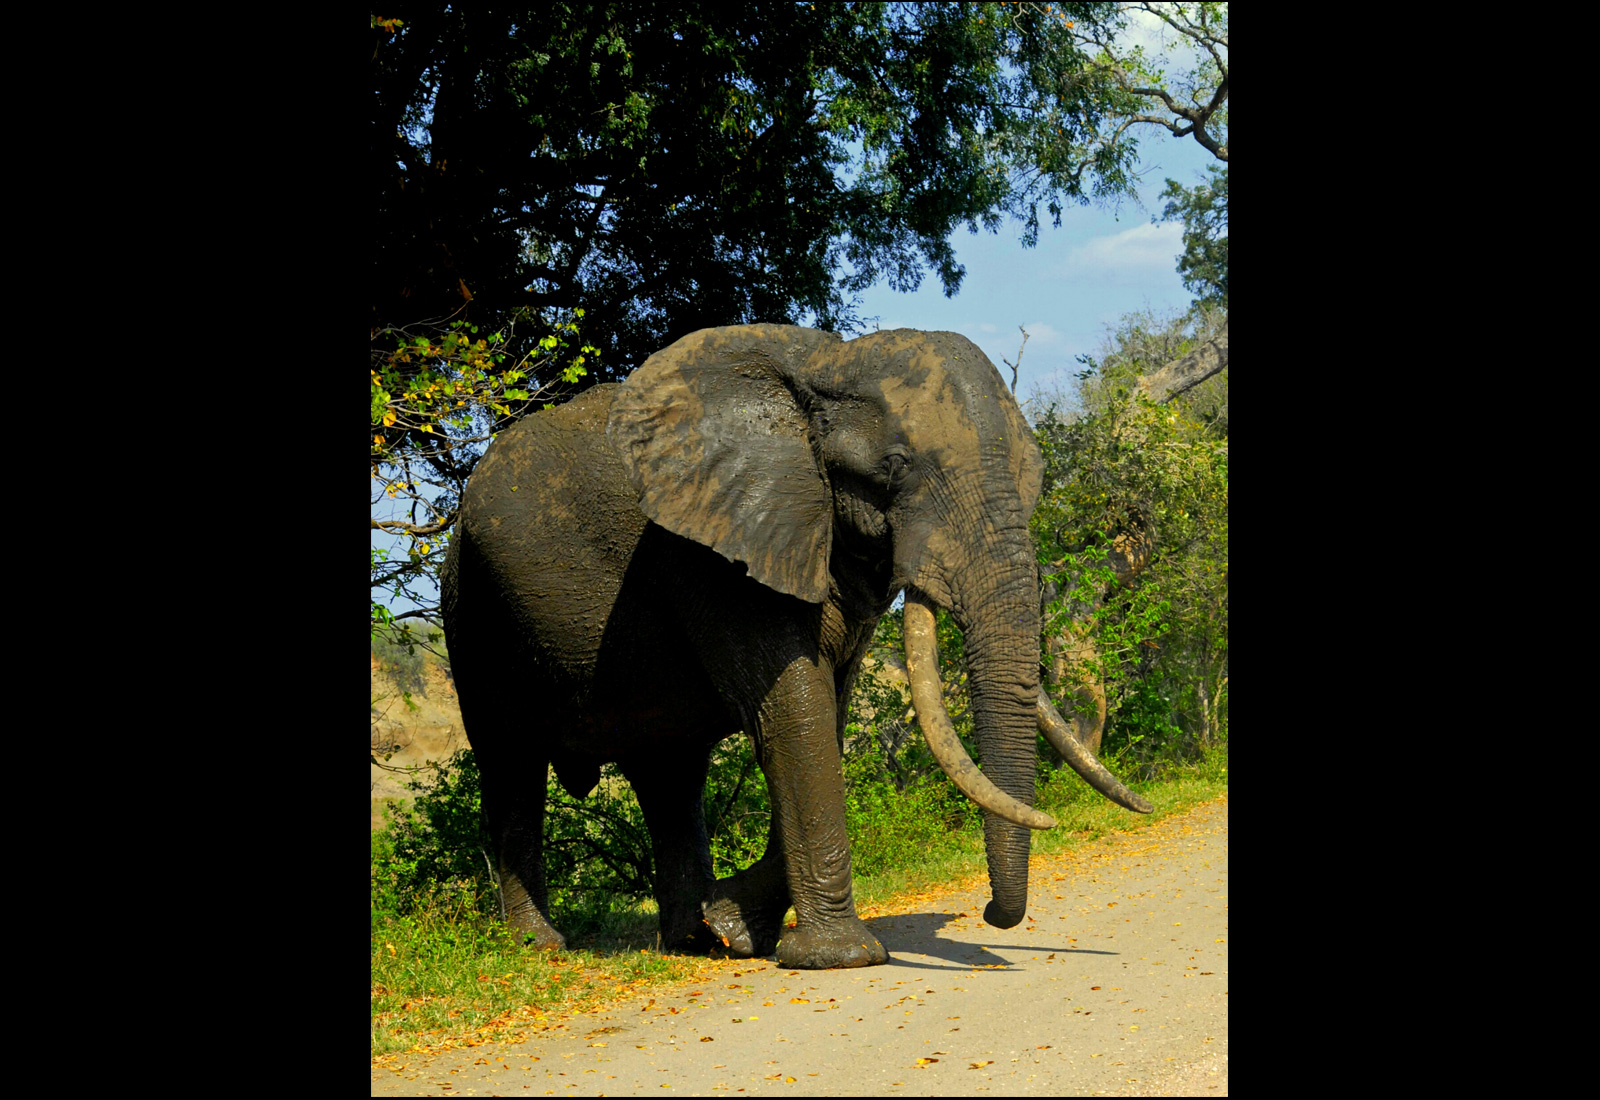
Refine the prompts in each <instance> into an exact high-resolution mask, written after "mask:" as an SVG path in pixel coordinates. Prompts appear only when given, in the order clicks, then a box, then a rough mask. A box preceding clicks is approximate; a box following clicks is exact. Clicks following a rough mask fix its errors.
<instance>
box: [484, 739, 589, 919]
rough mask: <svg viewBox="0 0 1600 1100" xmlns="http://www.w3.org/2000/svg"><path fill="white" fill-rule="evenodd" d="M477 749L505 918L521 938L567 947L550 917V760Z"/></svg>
mask: <svg viewBox="0 0 1600 1100" xmlns="http://www.w3.org/2000/svg"><path fill="white" fill-rule="evenodd" d="M476 751H477V753H478V771H479V774H480V776H481V777H482V781H483V809H484V814H485V816H487V817H488V819H489V834H490V837H491V839H492V840H493V843H494V848H495V856H496V862H497V863H498V868H497V872H498V874H499V876H500V900H501V903H502V904H503V905H504V906H505V914H506V923H507V924H509V925H510V926H511V930H512V932H513V934H516V935H517V936H518V938H519V940H520V941H521V942H523V943H528V944H531V945H533V946H534V947H539V948H544V949H554V948H562V947H565V946H566V945H567V941H566V938H565V937H564V936H562V935H561V933H560V932H557V931H556V930H555V927H554V926H553V925H551V923H550V920H549V914H550V898H549V893H548V891H547V889H546V887H545V876H544V811H545V775H546V769H547V768H548V767H549V765H548V763H547V762H546V761H544V760H542V759H540V760H537V761H533V760H527V759H519V760H515V761H512V760H501V759H497V758H496V757H497V754H495V753H493V752H490V753H485V752H484V751H483V750H482V749H479V750H476Z"/></svg>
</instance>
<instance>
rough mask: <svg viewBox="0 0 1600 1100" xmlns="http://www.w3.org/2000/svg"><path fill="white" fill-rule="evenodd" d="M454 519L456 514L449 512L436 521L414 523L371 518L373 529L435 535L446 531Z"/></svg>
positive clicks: (407, 533) (405, 533)
mask: <svg viewBox="0 0 1600 1100" xmlns="http://www.w3.org/2000/svg"><path fill="white" fill-rule="evenodd" d="M424 503H426V502H424ZM455 521H456V514H455V513H454V512H451V513H450V514H449V515H448V516H446V517H445V518H444V519H442V520H440V521H439V522H438V523H429V524H415V523H403V522H401V521H400V520H377V519H375V520H373V521H372V530H374V531H398V532H400V533H401V534H403V535H437V534H439V533H440V532H441V531H448V530H450V527H451V525H452V524H454V523H455Z"/></svg>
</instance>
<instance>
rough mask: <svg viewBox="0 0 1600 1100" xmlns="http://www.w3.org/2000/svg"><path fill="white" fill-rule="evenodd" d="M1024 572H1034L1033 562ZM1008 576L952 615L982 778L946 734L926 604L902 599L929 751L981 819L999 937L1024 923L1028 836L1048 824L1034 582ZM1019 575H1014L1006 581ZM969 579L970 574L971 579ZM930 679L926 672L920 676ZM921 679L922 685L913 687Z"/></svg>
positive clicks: (992, 917)
mask: <svg viewBox="0 0 1600 1100" xmlns="http://www.w3.org/2000/svg"><path fill="white" fill-rule="evenodd" d="M1027 564H1028V565H1029V566H1031V565H1032V560H1031V558H1029V559H1027ZM1031 572H1032V570H1031V569H1021V568H1019V569H1016V570H1010V571H1007V575H1006V576H1005V577H1003V578H1001V580H1002V581H1003V582H1010V583H1002V584H999V585H995V586H993V587H990V588H986V590H985V591H983V592H980V593H972V594H968V593H963V596H965V597H966V598H965V599H961V600H959V601H958V603H959V604H960V605H961V606H958V607H956V608H954V609H953V610H955V612H956V614H957V618H958V620H960V625H961V627H962V632H963V635H964V638H965V643H966V656H967V668H968V672H969V676H968V680H967V685H968V690H969V692H970V694H971V698H972V714H973V724H974V728H975V731H976V733H977V736H978V744H979V746H980V749H981V751H982V753H983V764H984V767H983V771H981V772H980V771H978V769H977V768H976V767H975V766H974V765H973V763H972V761H971V759H970V758H969V757H968V756H967V754H966V752H965V750H964V749H962V747H961V743H960V742H959V741H958V740H957V739H956V736H955V731H954V729H953V728H951V726H950V721H949V717H948V716H947V714H946V712H945V710H944V706H943V703H942V701H941V699H940V695H939V689H938V679H937V672H936V671H932V670H936V669H937V667H938V664H937V656H936V655H935V654H934V652H933V612H932V602H931V601H930V600H929V599H928V598H927V597H926V596H925V595H924V594H923V593H921V592H920V591H918V590H915V589H908V590H907V592H906V663H907V666H908V672H909V671H911V670H912V669H913V668H916V669H917V670H918V671H917V673H916V674H914V675H913V676H912V692H913V695H912V698H913V704H914V705H915V706H916V709H917V717H918V719H919V721H920V723H921V725H922V727H923V736H924V737H925V738H927V741H928V745H929V748H930V749H931V750H932V751H933V753H934V756H935V757H936V758H937V759H938V760H939V762H940V765H941V766H942V767H944V769H945V771H946V773H948V774H949V775H950V777H951V779H952V780H954V781H955V783H956V785H957V786H958V787H960V788H961V790H962V791H963V792H965V793H967V794H968V796H969V797H971V798H972V799H973V800H974V801H976V802H977V803H978V804H979V805H981V806H982V807H983V808H984V810H985V814H984V825H983V831H984V847H985V850H986V853H987V855H988V862H989V882H990V886H991V889H992V891H993V898H992V900H991V901H990V902H989V905H988V906H987V908H985V910H984V919H985V920H986V921H988V922H989V923H990V924H992V925H994V926H995V927H997V928H1010V927H1012V926H1013V925H1015V924H1017V923H1018V922H1019V921H1021V920H1022V918H1023V916H1024V914H1025V912H1026V909H1027V899H1028V847H1029V839H1028V838H1029V832H1028V830H1029V829H1030V828H1033V829H1037V828H1050V827H1051V826H1053V825H1054V824H1055V820H1054V818H1052V817H1051V816H1050V815H1048V814H1045V813H1042V812H1040V811H1038V810H1035V809H1033V808H1032V802H1033V795H1034V778H1035V745H1036V743H1037V740H1036V739H1037V731H1038V714H1037V702H1038V691H1039V655H1038V637H1039V620H1038V597H1037V581H1036V580H1034V579H1032V578H1031V577H1029V576H1025V575H1024V574H1025V573H1031ZM1010 573H1015V574H1016V575H1015V576H1011V575H1009V574H1010ZM970 576H971V575H970V574H969V577H970ZM924 669H926V670H929V671H927V672H926V673H923V672H922V670H924ZM918 680H920V681H921V684H920V686H919V684H918Z"/></svg>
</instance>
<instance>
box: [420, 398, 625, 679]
mask: <svg viewBox="0 0 1600 1100" xmlns="http://www.w3.org/2000/svg"><path fill="white" fill-rule="evenodd" d="M617 388H618V387H617V386H615V385H602V386H596V387H594V388H593V389H590V390H587V391H585V392H584V393H582V394H580V395H578V396H577V397H575V398H573V399H572V400H571V401H569V402H568V403H566V404H565V405H560V406H557V407H556V408H553V409H547V410H545V411H544V412H540V413H536V414H534V415H532V416H529V417H525V418H524V419H522V420H521V421H519V422H518V423H517V424H516V425H514V426H513V427H511V428H509V429H507V430H506V431H504V432H502V433H500V435H499V437H498V438H497V439H496V440H495V441H494V443H492V444H491V445H490V446H489V449H488V451H487V452H486V453H485V454H484V456H483V458H482V459H481V460H480V461H479V463H478V467H477V469H476V470H475V471H474V472H473V475H472V478H471V480H470V481H469V482H468V483H467V489H466V492H464V493H463V494H462V498H461V510H460V517H459V519H458V521H457V524H456V535H455V539H454V541H453V543H452V545H451V549H450V556H449V560H448V561H447V563H446V571H445V577H444V586H443V593H442V594H443V596H444V611H445V618H446V624H445V625H446V629H447V631H449V634H450V637H449V644H450V647H451V650H452V651H453V652H456V653H458V657H457V660H458V661H459V645H458V635H459V636H460V638H459V641H460V642H461V643H465V644H466V645H467V646H468V647H469V648H470V649H472V650H484V649H495V650H497V651H502V652H506V653H507V656H508V657H509V656H510V653H511V652H517V654H518V659H519V661H521V662H526V661H528V660H529V659H532V660H534V661H535V662H536V663H538V664H539V665H540V666H541V667H556V666H559V667H564V668H567V669H569V670H571V671H572V672H573V674H574V675H578V674H580V671H581V670H582V669H584V668H586V667H590V666H592V662H593V660H594V658H595V656H596V654H597V653H598V651H599V646H600V642H601V635H602V633H603V631H604V629H605V625H606V618H607V615H608V614H609V611H610V608H611V605H612V604H613V603H614V602H615V599H616V595H617V592H618V590H619V589H620V587H621V584H622V576H623V573H624V572H625V570H626V569H627V565H628V561H629V559H630V557H631V555H632V553H633V550H634V547H635V546H636V545H637V544H638V541H639V538H640V536H641V535H642V534H643V533H644V529H645V526H646V524H647V522H648V521H647V520H646V519H645V516H644V514H643V513H642V512H640V510H639V507H638V497H637V494H636V493H635V492H634V490H633V488H632V487H631V486H630V485H629V484H628V480H627V477H626V475H625V473H624V471H623V467H622V461H621V459H620V458H619V457H618V456H617V454H616V452H615V450H614V449H613V448H612V447H611V445H610V444H609V443H608V442H607V441H606V433H605V428H606V420H607V417H608V415H609V412H610V408H611V401H612V398H613V397H614V396H615V394H616V391H617ZM522 667H524V668H525V667H527V665H526V664H525V663H524V664H523V666H522Z"/></svg>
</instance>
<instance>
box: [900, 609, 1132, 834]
mask: <svg viewBox="0 0 1600 1100" xmlns="http://www.w3.org/2000/svg"><path fill="white" fill-rule="evenodd" d="M906 673H907V678H908V679H909V680H910V681H911V705H912V706H913V707H915V708H916V711H917V725H918V726H920V727H921V728H922V736H923V737H924V738H925V739H926V740H927V742H928V749H929V751H931V752H932V753H933V758H934V759H935V760H937V761H938V762H939V766H940V767H941V768H943V769H944V772H945V774H946V775H948V776H949V777H950V779H951V780H952V781H953V782H954V783H955V785H956V786H957V787H959V788H961V793H962V794H964V795H966V796H967V797H968V798H970V799H972V801H974V802H976V803H977V804H978V805H980V806H982V807H983V808H984V809H986V810H992V811H993V812H994V813H997V814H999V815H1000V816H1001V817H1003V818H1005V819H1006V820H1007V821H1013V822H1016V823H1017V824H1018V825H1026V826H1027V827H1028V828H1030V829H1053V828H1055V825H1056V819H1055V818H1053V817H1051V816H1050V815H1049V814H1047V813H1043V812H1041V811H1039V810H1035V809H1034V808H1033V807H1031V806H1025V805H1023V804H1022V803H1021V802H1018V801H1017V800H1016V799H1015V798H1012V797H1011V796H1010V795H1008V794H1006V792H1005V791H1002V790H1001V789H1000V788H999V787H996V786H995V785H994V782H993V781H992V780H990V778H989V777H988V776H986V775H984V774H983V773H982V772H981V771H979V770H978V766H977V765H976V764H974V763H973V762H972V757H970V756H968V755H967V750H966V749H965V748H963V747H962V744H961V739H960V738H958V737H957V736H956V729H955V726H953V725H951V723H950V714H949V712H948V711H946V710H945V709H944V699H943V698H942V697H941V695H940V692H939V650H938V647H937V645H936V643H935V641H934V623H933V609H932V608H931V607H930V606H928V605H927V604H926V603H923V602H922V600H920V599H919V598H917V597H915V596H913V595H912V594H911V593H910V592H909V591H908V592H907V593H906ZM1108 774H1109V773H1108ZM1113 782H1115V780H1113Z"/></svg>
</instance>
